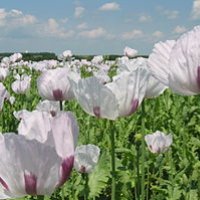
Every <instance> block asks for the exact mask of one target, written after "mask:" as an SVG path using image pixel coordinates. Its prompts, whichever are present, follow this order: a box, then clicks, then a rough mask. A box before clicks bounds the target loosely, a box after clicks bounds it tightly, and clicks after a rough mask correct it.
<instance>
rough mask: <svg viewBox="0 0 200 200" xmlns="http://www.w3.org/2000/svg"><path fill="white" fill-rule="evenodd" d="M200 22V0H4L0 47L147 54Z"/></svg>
mask: <svg viewBox="0 0 200 200" xmlns="http://www.w3.org/2000/svg"><path fill="white" fill-rule="evenodd" d="M198 24H200V0H167V1H164V0H121V1H119V0H115V1H107V0H82V1H81V0H79V1H78V0H71V1H70V0H57V1H55V0H48V1H41V0H40V1H39V0H32V1H30V0H1V2H0V52H24V51H26V50H27V51H29V52H43V51H49V52H55V53H56V54H60V53H61V52H63V51H64V50H67V49H70V50H72V52H73V53H74V54H96V55H97V54H122V53H123V49H124V47H125V46H129V47H131V48H134V49H137V50H138V51H139V54H149V53H150V52H151V50H152V48H153V45H154V44H155V43H156V42H158V41H160V40H161V41H165V40H167V39H177V38H178V37H179V36H180V35H181V34H183V33H184V32H186V31H189V30H190V29H192V28H193V27H194V26H196V25H198Z"/></svg>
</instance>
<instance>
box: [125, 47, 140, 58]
mask: <svg viewBox="0 0 200 200" xmlns="http://www.w3.org/2000/svg"><path fill="white" fill-rule="evenodd" d="M137 54H138V51H137V50H135V49H132V48H130V47H125V48H124V56H127V57H129V58H133V57H135V56H136V55H137Z"/></svg>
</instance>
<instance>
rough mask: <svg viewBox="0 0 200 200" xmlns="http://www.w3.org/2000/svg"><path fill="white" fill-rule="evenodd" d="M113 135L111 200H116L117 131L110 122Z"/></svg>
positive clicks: (111, 140)
mask: <svg viewBox="0 0 200 200" xmlns="http://www.w3.org/2000/svg"><path fill="white" fill-rule="evenodd" d="M110 125H111V133H109V134H110V142H111V176H112V194H111V200H116V169H115V130H113V121H110Z"/></svg>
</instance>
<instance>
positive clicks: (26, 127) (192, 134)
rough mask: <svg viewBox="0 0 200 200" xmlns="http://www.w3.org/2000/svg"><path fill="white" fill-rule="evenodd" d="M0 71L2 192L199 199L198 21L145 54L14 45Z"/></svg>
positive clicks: (102, 199) (119, 199) (118, 199)
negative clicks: (49, 54) (36, 52)
mask: <svg viewBox="0 0 200 200" xmlns="http://www.w3.org/2000/svg"><path fill="white" fill-rule="evenodd" d="M0 79H1V83H0V131H1V133H2V134H1V135H0V143H1V144H0V199H20V200H22V199H45V200H48V199H52V200H59V199H61V200H64V199H69V200H79V199H80V200H95V199H96V200H110V199H112V200H132V199H136V200H199V199H200V106H199V102H200V97H199V95H198V94H199V93H200V27H199V26H196V27H194V28H193V29H192V30H191V31H189V32H187V33H185V34H183V35H182V36H181V37H180V38H178V39H177V40H167V41H165V42H158V43H156V44H155V45H154V48H153V50H152V53H151V54H150V55H149V56H148V58H143V57H140V56H139V55H137V51H136V50H135V49H131V48H129V47H126V48H125V49H124V55H123V56H121V57H119V58H117V59H116V60H112V61H110V60H106V59H105V57H103V56H95V57H94V58H93V59H92V60H90V61H89V60H84V59H82V60H78V59H74V58H73V54H72V52H71V51H70V50H66V51H64V52H63V53H62V55H61V56H59V58H58V59H57V60H45V61H40V62H32V61H23V56H22V54H20V53H15V54H13V55H11V56H10V57H4V58H3V59H2V60H1V67H0Z"/></svg>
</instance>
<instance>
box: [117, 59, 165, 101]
mask: <svg viewBox="0 0 200 200" xmlns="http://www.w3.org/2000/svg"><path fill="white" fill-rule="evenodd" d="M137 68H145V69H146V71H147V73H148V75H149V79H148V81H147V87H146V91H145V98H152V97H157V96H159V95H160V94H162V93H163V92H164V90H165V89H166V88H167V86H166V85H164V84H163V83H161V82H160V81H159V80H158V79H156V78H154V77H153V76H152V75H151V73H150V71H149V68H148V66H147V59H146V58H142V57H138V58H136V59H129V60H124V61H123V62H121V63H120V65H119V69H118V73H119V74H120V73H123V72H124V71H129V72H132V71H135V70H136V69H137Z"/></svg>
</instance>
